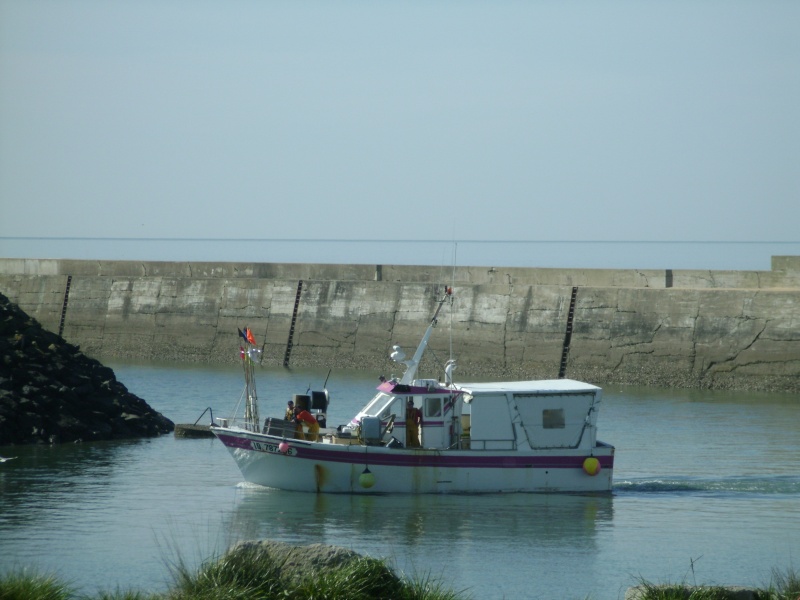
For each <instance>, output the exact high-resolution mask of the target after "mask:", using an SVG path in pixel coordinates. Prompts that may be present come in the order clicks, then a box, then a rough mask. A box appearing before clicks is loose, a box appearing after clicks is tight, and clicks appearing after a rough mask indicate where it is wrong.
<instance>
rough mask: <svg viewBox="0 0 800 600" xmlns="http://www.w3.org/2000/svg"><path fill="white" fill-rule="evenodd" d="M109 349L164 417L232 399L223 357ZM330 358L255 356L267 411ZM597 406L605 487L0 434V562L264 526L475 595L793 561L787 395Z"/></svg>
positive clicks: (65, 565)
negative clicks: (252, 472)
mask: <svg viewBox="0 0 800 600" xmlns="http://www.w3.org/2000/svg"><path fill="white" fill-rule="evenodd" d="M110 366H111V367H112V368H113V369H114V371H115V372H116V374H117V377H118V379H119V380H120V381H122V382H123V383H124V384H125V385H126V386H127V387H128V388H129V389H130V391H132V392H133V393H135V394H137V395H139V396H141V397H142V398H144V399H145V400H146V401H147V402H148V403H149V404H150V405H151V406H152V407H153V408H155V409H156V410H158V411H160V412H162V413H163V414H164V415H166V416H167V417H169V418H170V419H172V420H173V421H175V422H176V423H194V422H195V420H196V419H198V417H200V415H201V413H203V411H204V410H205V409H206V408H209V407H210V408H211V409H212V410H213V413H214V416H215V417H226V416H230V415H231V411H232V409H233V408H234V406H235V405H236V403H237V401H238V400H239V398H240V395H241V392H242V388H243V377H242V372H241V369H237V368H236V366H202V367H201V366H187V365H180V364H134V363H110ZM327 375H328V373H327V371H306V370H303V371H297V370H294V371H292V370H282V369H272V368H270V369H266V368H265V369H260V370H259V372H258V393H259V397H260V398H261V416H262V418H263V417H266V416H280V415H282V414H283V411H284V408H285V405H286V401H287V400H288V399H290V398H291V397H292V394H295V393H304V392H305V391H306V390H307V389H308V388H309V387H311V388H312V389H319V388H320V387H321V386H322V383H323V381H324V380H325V378H326V376H327ZM378 375H380V374H373V373H362V372H333V373H331V374H330V379H329V381H328V389H329V390H330V393H331V398H332V400H331V406H330V409H329V413H328V424H329V425H331V426H335V425H337V424H340V423H345V422H347V421H348V420H349V419H350V417H351V416H352V415H353V414H355V412H357V410H358V409H359V408H360V407H361V406H362V405H363V404H364V403H365V402H366V400H367V399H368V398H369V397H371V395H372V394H373V392H374V388H375V386H376V385H377V383H378V378H377V376H378ZM385 375H389V374H388V373H386V374H385ZM207 421H208V413H206V415H205V416H204V417H203V421H202V422H207ZM598 424H599V428H598V437H599V439H602V440H603V441H605V442H608V443H612V444H614V445H615V446H616V448H617V455H616V466H615V474H614V488H613V493H612V494H610V495H601V496H581V495H563V494H552V495H533V494H490V495H474V496H473V495H458V496H456V495H454V496H344V495H342V496H334V495H317V494H302V493H289V492H282V491H277V490H271V489H265V488H260V487H258V486H252V485H248V484H245V483H243V482H242V478H241V475H240V473H239V471H238V469H237V468H236V465H235V463H234V462H233V459H232V458H231V457H230V455H229V454H228V452H227V450H225V448H224V447H223V446H222V444H221V443H219V442H218V441H217V440H216V439H176V438H175V437H173V436H171V435H168V436H162V437H160V438H155V439H145V440H135V441H122V442H113V443H93V444H70V445H63V446H53V447H47V446H36V447H23V446H18V447H4V448H0V455H2V456H4V457H7V458H12V460H8V461H6V462H3V463H0V571H7V570H9V569H14V568H23V567H34V568H36V569H37V570H38V571H39V572H45V573H53V574H57V575H60V576H61V577H63V578H64V579H65V580H67V581H69V582H71V583H72V584H73V585H74V586H75V587H76V588H77V589H78V590H80V591H81V592H85V593H89V594H92V593H96V592H97V591H98V590H109V591H114V590H116V589H136V590H143V591H159V590H165V589H167V588H168V587H169V585H170V583H171V578H170V577H171V576H170V569H171V567H174V565H176V564H179V563H183V564H187V565H189V566H192V567H194V566H197V565H198V564H200V563H201V562H202V561H204V560H208V559H210V558H213V557H214V556H217V555H219V554H220V553H221V552H223V551H224V550H225V549H226V548H227V547H228V546H229V545H230V544H232V543H234V542H236V541H239V540H245V539H259V538H269V539H273V540H280V541H285V542H292V543H299V544H311V543H318V542H321V543H326V544H335V545H339V546H343V547H346V548H351V549H353V550H356V551H358V552H362V553H366V554H369V555H371V556H374V557H380V558H385V559H387V560H388V561H389V563H390V564H391V565H392V566H393V567H394V568H395V569H396V570H397V571H401V572H403V573H405V574H407V575H409V576H422V577H426V576H429V577H432V578H434V579H436V580H438V581H441V582H442V583H443V584H445V585H446V586H447V587H449V588H452V589H454V590H457V591H464V592H465V595H469V596H471V597H474V598H523V597H524V598H542V599H545V598H547V599H550V598H563V599H583V598H593V599H596V600H612V599H617V598H622V597H623V595H624V592H625V589H627V588H628V587H630V586H633V585H636V584H637V583H639V582H640V581H641V580H643V579H644V580H647V581H649V582H655V583H678V582H686V583H690V584H695V583H696V584H720V585H752V586H760V587H766V586H767V585H768V584H769V582H770V578H771V575H772V572H773V569H776V570H778V571H784V572H785V571H787V570H789V569H795V570H800V399H799V398H798V397H796V396H794V395H785V394H777V393H769V394H767V393H746V392H715V391H706V390H702V391H701V390H658V389H650V388H629V387H619V386H610V387H607V388H605V394H604V398H603V402H602V405H601V409H600V415H599V420H598Z"/></svg>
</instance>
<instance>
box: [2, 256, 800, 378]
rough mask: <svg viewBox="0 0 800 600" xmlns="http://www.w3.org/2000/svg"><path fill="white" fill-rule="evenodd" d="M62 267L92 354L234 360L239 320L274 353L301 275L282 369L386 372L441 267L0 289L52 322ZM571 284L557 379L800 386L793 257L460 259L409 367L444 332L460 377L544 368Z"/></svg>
mask: <svg viewBox="0 0 800 600" xmlns="http://www.w3.org/2000/svg"><path fill="white" fill-rule="evenodd" d="M70 275H71V276H72V279H71V286H70V292H69V298H68V304H67V310H66V314H65V322H64V331H63V336H64V337H65V338H66V339H67V340H69V341H71V342H72V343H75V344H80V346H81V347H82V349H83V350H84V351H85V352H87V353H88V354H90V355H93V356H97V357H109V358H111V357H129V358H147V359H171V360H182V361H195V362H227V361H234V360H237V358H238V344H239V339H238V334H237V328H243V327H245V326H248V327H250V328H251V329H252V331H253V332H254V333H255V335H256V338H257V341H258V343H259V344H262V343H263V344H264V351H265V362H266V363H267V364H276V365H279V364H282V362H283V358H284V354H285V351H286V348H287V341H288V338H289V331H290V327H291V322H292V315H293V312H294V305H295V298H296V294H297V289H298V282H299V281H301V280H302V282H303V287H302V293H301V298H300V303H299V306H298V313H297V320H296V324H295V330H294V336H293V347H292V352H291V364H292V365H293V366H320V367H323V366H324V367H333V368H354V367H355V368H364V369H374V370H376V371H377V372H379V373H382V374H387V375H388V374H390V373H391V372H392V371H393V370H395V371H397V373H396V374H399V371H400V369H398V368H397V367H396V366H394V365H392V364H390V363H389V361H388V354H389V351H390V348H391V346H392V345H393V344H400V345H401V346H403V347H404V349H405V350H406V351H407V353H410V352H412V351H413V349H414V347H415V346H416V344H417V343H418V341H419V338H420V336H421V335H422V332H423V330H424V328H425V326H426V325H427V323H428V321H429V319H430V318H431V316H432V315H433V312H434V309H435V304H436V299H437V297H439V295H440V294H441V290H442V285H440V284H441V280H440V277H441V276H443V275H446V276H452V273H451V272H450V273H446V274H445V273H442V271H441V269H438V268H433V267H394V266H386V265H379V266H363V265H269V264H258V263H252V264H250V263H243V264H233V263H219V264H215V263H139V262H133V261H131V262H114V261H109V262H97V261H48V260H43V261H38V262H37V261H34V260H32V259H27V260H17V259H10V260H3V259H0V292H2V293H4V294H6V295H7V296H8V297H9V298H10V299H11V300H12V301H14V302H16V303H18V304H19V305H20V307H22V308H23V309H24V310H25V311H27V312H28V313H30V314H31V315H33V316H35V317H36V318H37V319H38V320H39V321H40V322H41V323H42V324H43V325H44V326H45V327H47V328H48V329H50V330H52V331H58V328H59V323H60V320H61V312H62V307H63V304H64V296H65V289H66V284H67V277H68V276H70ZM667 275H669V277H667ZM447 283H448V284H450V283H452V282H447ZM667 284H671V287H668V285H667ZM573 287H577V288H578V293H577V302H576V306H575V313H574V323H573V326H574V330H573V334H572V341H571V346H570V348H569V354H568V363H567V372H566V375H567V376H568V377H575V378H580V379H586V380H589V381H592V382H595V383H601V384H602V383H608V382H618V383H646V384H651V385H658V386H674V385H678V386H688V387H692V386H703V387H714V388H740V389H769V390H800V316H798V311H797V306H798V300H800V257H774V258H773V270H772V271H770V272H733V271H726V272H714V271H674V272H670V273H669V274H665V272H663V271H658V272H643V271H630V270H620V271H614V270H576V269H568V270H558V269H504V268H496V269H494V270H493V271H492V270H490V269H486V268H469V267H462V268H460V269H457V274H456V277H455V295H454V301H453V304H452V307H451V308H452V311H451V310H449V309H448V308H446V309H444V310H443V311H442V313H441V315H440V319H439V328H438V330H437V331H436V333H435V334H434V336H433V338H432V339H431V343H430V349H431V350H432V352H429V353H428V354H427V356H426V361H425V362H424V363H423V366H422V369H421V373H422V374H423V375H425V376H431V377H438V376H441V369H442V364H443V363H444V361H445V360H447V358H449V353H450V352H449V349H450V345H451V341H452V346H453V348H454V353H455V355H456V358H458V361H459V367H458V371H457V373H458V375H459V377H460V378H463V377H468V376H473V377H474V376H486V377H489V376H504V377H521V378H527V377H555V376H557V374H558V370H559V364H560V361H561V356H562V350H563V344H564V338H565V330H566V324H567V318H568V313H569V307H570V296H571V293H572V289H573Z"/></svg>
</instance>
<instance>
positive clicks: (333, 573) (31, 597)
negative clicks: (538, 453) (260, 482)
mask: <svg viewBox="0 0 800 600" xmlns="http://www.w3.org/2000/svg"><path fill="white" fill-rule="evenodd" d="M173 578H174V585H173V587H172V589H170V590H168V591H166V592H163V593H157V594H148V593H142V592H137V591H131V590H128V591H121V590H117V591H115V592H100V593H99V594H97V595H96V596H94V597H93V600H273V599H275V600H277V599H281V600H300V599H301V598H302V599H310V600H334V599H336V600H338V599H341V598H346V599H347V600H382V599H390V598H391V599H397V600H460V599H466V598H467V596H465V595H463V592H461V593H460V592H454V591H451V590H447V589H444V587H443V586H442V585H441V584H439V583H438V582H436V581H434V580H432V579H431V578H430V577H427V576H426V577H422V578H416V579H413V580H407V579H404V578H400V577H398V576H397V575H395V574H394V573H393V572H392V571H391V569H389V568H388V567H387V566H386V564H385V563H384V562H383V561H381V560H377V559H373V558H368V557H365V558H363V559H358V560H355V561H352V562H350V563H346V564H345V565H344V566H342V567H339V568H335V569H325V570H324V572H320V573H319V574H317V575H315V576H313V577H306V578H299V579H298V578H295V577H292V576H291V575H290V576H288V577H287V576H286V575H285V574H284V573H283V571H282V570H281V565H279V564H275V563H274V562H271V561H270V560H269V558H268V557H265V556H262V555H260V553H259V552H257V551H256V552H242V553H237V554H233V555H227V556H224V557H222V558H221V559H219V560H218V561H214V562H211V561H209V562H207V563H206V564H204V565H202V566H201V567H200V568H199V569H198V570H197V572H191V571H190V570H189V569H188V568H186V567H185V565H183V564H178V565H177V566H176V567H174V568H173ZM639 586H640V587H641V588H643V594H642V596H641V600H729V599H730V598H732V597H733V596H732V593H731V592H730V591H729V590H727V589H725V588H724V587H716V586H708V587H691V586H687V585H684V584H666V585H660V584H653V583H649V582H646V581H641V582H639ZM0 600H92V597H87V596H84V595H79V594H77V593H76V592H75V591H74V589H73V588H72V587H71V586H69V585H67V584H65V583H63V582H62V581H60V580H59V579H58V578H56V577H54V576H51V575H42V574H39V573H34V572H31V571H29V570H27V569H22V570H15V571H11V572H8V573H5V574H2V575H0ZM758 600H800V574H798V573H797V572H796V571H794V570H793V569H789V570H787V571H778V570H773V572H772V581H771V582H770V585H769V587H768V588H767V589H764V590H760V592H759V594H758Z"/></svg>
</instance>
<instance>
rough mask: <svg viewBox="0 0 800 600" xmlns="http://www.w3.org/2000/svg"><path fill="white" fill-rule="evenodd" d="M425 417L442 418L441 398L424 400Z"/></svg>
mask: <svg viewBox="0 0 800 600" xmlns="http://www.w3.org/2000/svg"><path fill="white" fill-rule="evenodd" d="M425 416H426V417H441V416H442V399H441V398H425Z"/></svg>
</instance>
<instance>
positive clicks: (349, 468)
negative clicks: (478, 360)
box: [211, 287, 614, 494]
mask: <svg viewBox="0 0 800 600" xmlns="http://www.w3.org/2000/svg"><path fill="white" fill-rule="evenodd" d="M447 303H452V288H449V287H448V288H445V292H444V293H443V294H442V296H441V297H440V298H439V299H438V300H437V306H436V309H435V312H434V315H433V318H432V319H431V321H430V323H429V325H428V327H427V329H426V331H425V333H424V335H423V337H422V340H421V341H420V343H419V345H418V347H417V349H416V351H415V353H414V355H413V356H412V357H411V358H410V359H406V357H405V354H404V353H403V351H402V349H400V348H399V347H398V346H393V348H392V352H391V358H392V359H393V360H394V361H396V362H397V363H400V364H402V365H404V366H405V371H404V373H403V375H402V377H399V378H392V379H384V378H381V381H380V384H379V385H378V386H377V390H376V394H375V396H374V397H373V398H372V399H370V400H369V401H368V402H367V403H366V404H365V406H364V407H363V408H362V409H361V411H360V412H359V413H358V414H356V415H355V416H354V417H353V418H352V419H351V420H350V422H349V423H347V424H343V425H340V426H338V427H336V428H328V427H326V425H327V409H328V405H329V402H330V397H329V394H328V391H327V389H323V390H321V391H311V392H307V393H306V394H297V395H294V397H293V402H294V404H295V405H296V406H297V409H298V411H300V412H302V411H305V412H306V413H307V414H311V415H313V416H314V420H315V421H316V422H317V423H318V424H319V426H320V427H319V428H316V427H313V426H312V427H311V430H310V431H305V430H303V429H301V428H300V425H301V424H302V421H296V420H287V419H285V418H268V419H266V420H265V421H264V423H263V424H262V423H261V422H260V419H259V413H258V399H257V394H256V388H255V377H254V372H253V365H254V364H256V363H257V362H258V358H259V350H258V348H257V347H256V346H255V340H253V338H252V335H251V333H250V331H249V330H246V333H242V332H241V331H240V334H241V335H242V338H243V339H244V346H243V347H242V348H241V351H240V353H241V356H242V360H243V364H244V365H245V369H244V371H245V391H244V393H243V395H242V399H240V403H239V404H240V406H241V404H242V401H243V403H244V411H243V412H244V415H243V417H242V418H236V417H231V418H229V419H217V420H216V423H214V424H213V425H212V427H211V430H212V431H213V432H214V434H215V435H216V436H217V438H219V440H220V441H221V442H222V443H223V444H224V445H225V447H226V448H227V449H228V450H229V451H230V453H231V455H232V456H233V458H234V460H235V461H236V464H237V465H238V467H239V469H240V470H241V472H242V475H243V476H244V479H245V480H246V481H247V482H250V483H254V484H258V485H262V486H267V487H271V488H278V489H282V490H293V491H304V492H317V493H342V494H402V493H407V494H443V493H459V494H472V493H497V492H576V493H595V492H610V490H611V483H612V474H613V467H614V447H613V446H612V445H610V444H607V443H604V442H601V441H599V440H597V414H598V408H599V405H600V401H601V397H602V390H601V389H600V388H599V387H597V386H594V385H591V384H588V383H583V382H580V381H574V380H571V379H552V380H532V381H508V382H495V383H487V382H480V383H457V382H455V381H454V378H453V374H454V370H455V366H456V365H455V361H454V360H453V359H451V360H449V361H448V362H447V363H446V364H445V365H444V369H443V371H444V373H443V378H442V380H441V381H440V380H438V379H421V378H417V369H418V367H419V364H420V361H421V359H422V356H423V354H424V352H425V349H426V347H427V345H428V341H429V339H430V337H431V334H432V332H433V331H434V328H435V327H436V324H437V318H438V315H439V312H440V310H441V308H442V306H444V305H445V304H447ZM326 385H327V381H326ZM323 387H326V386H323ZM237 412H238V411H237ZM235 414H236V413H235ZM287 416H289V417H290V416H291V415H287ZM306 418H307V417H306ZM317 429H318V430H317Z"/></svg>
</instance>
